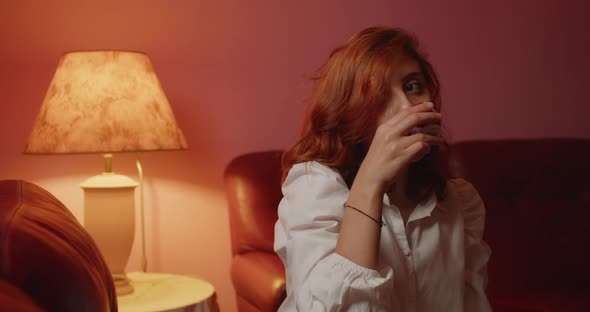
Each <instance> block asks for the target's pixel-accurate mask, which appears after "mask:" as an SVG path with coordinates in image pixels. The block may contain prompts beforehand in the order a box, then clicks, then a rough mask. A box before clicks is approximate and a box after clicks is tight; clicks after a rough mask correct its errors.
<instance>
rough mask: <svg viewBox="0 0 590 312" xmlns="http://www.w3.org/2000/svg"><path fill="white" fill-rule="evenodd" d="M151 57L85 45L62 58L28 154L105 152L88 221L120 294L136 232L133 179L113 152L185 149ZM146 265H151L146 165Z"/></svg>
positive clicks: (87, 196)
mask: <svg viewBox="0 0 590 312" xmlns="http://www.w3.org/2000/svg"><path fill="white" fill-rule="evenodd" d="M187 148H188V145H187V143H186V140H185V137H184V135H183V133H182V131H181V130H180V128H179V127H178V125H177V123H176V119H175V117H174V113H173V112H172V109H171V107H170V103H169V102H168V99H167V98H166V95H165V94H164V91H163V90H162V86H161V85H160V82H159V80H158V77H156V74H155V72H154V69H153V67H152V64H151V63H150V60H149V58H148V57H147V55H146V54H144V53H139V52H127V51H80V52H70V53H66V54H64V55H63V56H62V58H61V60H60V62H59V65H58V67H57V70H56V72H55V74H54V76H53V79H52V81H51V84H50V85H49V89H48V91H47V94H46V95H45V99H44V100H43V104H42V106H41V110H40V112H39V115H38V116H37V119H36V120H35V123H34V126H33V129H32V131H31V134H30V136H29V141H28V143H27V146H26V148H25V154H75V153H102V154H104V155H103V157H104V172H103V173H102V174H99V175H97V176H94V177H91V178H89V179H87V180H86V181H84V182H83V183H82V184H81V187H82V189H83V190H84V226H85V228H86V229H87V230H88V232H89V233H90V235H91V236H92V237H93V239H94V240H95V241H96V243H97V245H98V246H99V249H100V250H101V252H102V254H103V256H104V257H105V260H106V262H107V264H108V266H109V269H110V270H111V273H112V274H113V279H114V280H115V286H116V287H117V294H118V295H123V294H127V293H131V292H132V291H133V288H132V287H131V285H130V284H129V280H128V279H127V277H126V274H125V266H126V265H127V262H128V260H129V255H130V253H131V247H132V245H133V239H134V234H135V200H134V199H135V196H134V194H135V193H134V192H135V188H136V186H137V185H138V183H137V182H135V181H134V180H133V179H131V178H129V177H127V176H124V175H120V174H116V173H114V172H113V171H112V153H120V152H143V151H164V150H184V149H187ZM137 169H138V171H139V177H140V183H139V185H140V190H141V196H140V198H141V205H140V206H141V223H142V226H141V231H142V237H141V239H142V269H143V270H144V271H145V270H146V261H145V234H144V233H145V232H144V231H145V230H144V224H143V223H144V219H143V218H144V217H143V215H144V214H143V170H142V168H141V162H140V161H139V158H138V159H137Z"/></svg>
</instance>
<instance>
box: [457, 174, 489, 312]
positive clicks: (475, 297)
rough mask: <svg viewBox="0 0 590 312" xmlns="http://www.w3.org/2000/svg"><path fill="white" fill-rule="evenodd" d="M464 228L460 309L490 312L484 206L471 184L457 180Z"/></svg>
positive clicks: (487, 247) (487, 248)
mask: <svg viewBox="0 0 590 312" xmlns="http://www.w3.org/2000/svg"><path fill="white" fill-rule="evenodd" d="M455 181H457V183H456V186H457V188H458V193H459V196H460V198H461V201H462V211H463V219H464V227H465V240H464V243H465V295H464V311H476V312H481V311H486V312H487V311H492V309H491V307H490V304H489V302H488V299H487V296H486V293H485V288H486V286H487V277H488V276H487V263H488V260H489V258H490V255H491V249H490V247H489V246H488V245H487V244H486V243H485V242H484V241H483V232H484V227H485V214H486V210H485V205H484V203H483V200H482V199H481V197H480V196H479V193H478V192H477V190H476V189H475V187H473V185H472V184H471V183H469V182H467V181H465V180H463V179H457V180H455Z"/></svg>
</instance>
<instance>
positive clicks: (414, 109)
mask: <svg viewBox="0 0 590 312" xmlns="http://www.w3.org/2000/svg"><path fill="white" fill-rule="evenodd" d="M433 107H434V104H433V103H432V102H424V103H420V104H418V105H414V106H411V107H408V108H406V109H404V110H402V111H400V112H399V113H397V114H396V115H395V116H393V117H392V118H391V119H390V120H388V121H387V122H385V123H384V124H383V125H384V126H386V127H389V128H393V127H395V126H396V125H397V124H399V123H400V122H402V121H403V120H405V119H406V118H408V116H410V115H412V114H415V113H421V112H432V111H433V109H434V108H433Z"/></svg>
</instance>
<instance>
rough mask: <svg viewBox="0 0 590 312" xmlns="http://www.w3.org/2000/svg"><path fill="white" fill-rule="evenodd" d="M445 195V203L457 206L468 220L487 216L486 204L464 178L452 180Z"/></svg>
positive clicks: (449, 181) (448, 183)
mask: <svg viewBox="0 0 590 312" xmlns="http://www.w3.org/2000/svg"><path fill="white" fill-rule="evenodd" d="M445 193H446V195H445V201H446V202H448V203H449V204H451V205H453V206H456V208H457V209H458V210H459V211H461V212H462V214H463V215H464V216H465V217H466V219H472V218H477V217H478V216H482V215H485V205H484V202H483V200H482V198H481V196H480V195H479V192H478V191H477V189H476V188H475V186H474V185H473V184H472V183H471V182H469V181H467V180H465V179H463V178H455V179H450V180H448V181H447V189H446V192H445Z"/></svg>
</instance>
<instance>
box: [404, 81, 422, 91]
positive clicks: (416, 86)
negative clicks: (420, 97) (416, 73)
mask: <svg viewBox="0 0 590 312" xmlns="http://www.w3.org/2000/svg"><path fill="white" fill-rule="evenodd" d="M404 91H405V92H407V93H421V92H422V83H420V82H419V81H412V82H410V83H408V84H406V85H405V86H404Z"/></svg>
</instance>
